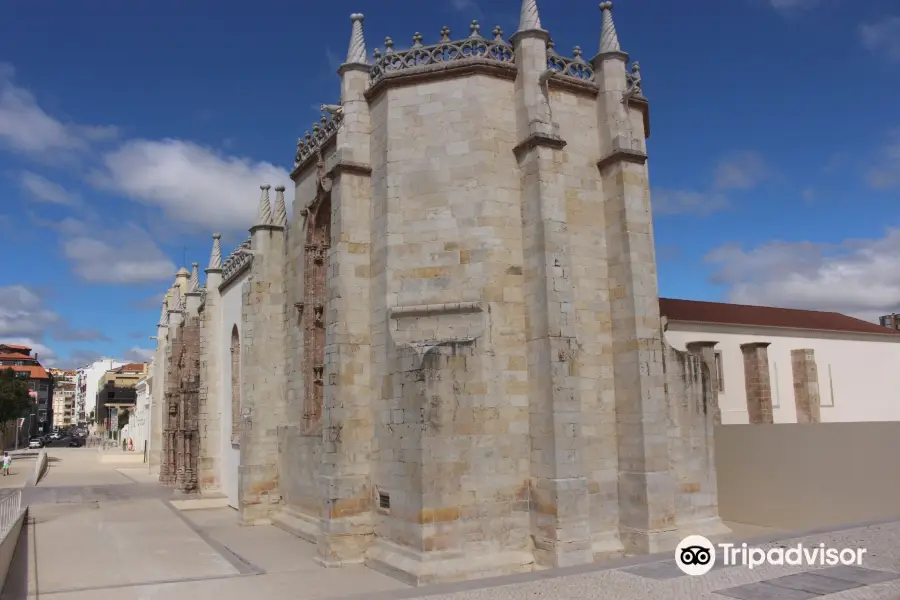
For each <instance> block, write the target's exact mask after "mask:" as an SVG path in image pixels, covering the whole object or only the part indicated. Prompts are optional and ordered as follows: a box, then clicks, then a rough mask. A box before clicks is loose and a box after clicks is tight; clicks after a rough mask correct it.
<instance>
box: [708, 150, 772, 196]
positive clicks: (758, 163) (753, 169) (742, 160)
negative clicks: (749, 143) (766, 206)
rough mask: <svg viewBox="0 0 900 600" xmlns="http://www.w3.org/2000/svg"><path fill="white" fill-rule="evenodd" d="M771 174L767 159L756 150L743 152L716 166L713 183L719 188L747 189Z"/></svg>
mask: <svg viewBox="0 0 900 600" xmlns="http://www.w3.org/2000/svg"><path fill="white" fill-rule="evenodd" d="M768 175H769V168H768V166H767V165H766V162H765V160H764V159H763V158H762V156H760V155H759V154H757V153H756V152H743V153H741V154H738V155H736V156H734V157H732V158H730V159H727V160H723V161H721V162H720V163H719V165H718V166H717V167H716V175H715V181H714V182H713V185H714V187H715V188H716V189H719V190H747V189H750V188H753V187H756V186H757V185H758V184H759V183H760V182H761V181H762V180H763V179H765V178H766V177H767V176H768Z"/></svg>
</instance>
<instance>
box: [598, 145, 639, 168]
mask: <svg viewBox="0 0 900 600" xmlns="http://www.w3.org/2000/svg"><path fill="white" fill-rule="evenodd" d="M620 162H630V163H635V164H638V165H642V164H644V163H646V162H647V155H646V154H644V153H643V152H641V151H640V150H631V149H629V148H618V149H616V150H613V151H612V152H610V153H609V154H608V155H606V156H604V157H603V158H601V159H600V160H598V161H597V168H598V169H600V170H601V171H602V170H603V169H605V168H606V167H609V166H611V165H614V164H618V163H620Z"/></svg>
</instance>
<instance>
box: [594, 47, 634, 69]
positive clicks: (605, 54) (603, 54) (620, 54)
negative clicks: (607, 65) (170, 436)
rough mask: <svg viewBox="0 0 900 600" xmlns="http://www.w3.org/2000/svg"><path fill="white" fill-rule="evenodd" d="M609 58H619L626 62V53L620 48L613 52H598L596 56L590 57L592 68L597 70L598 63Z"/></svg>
mask: <svg viewBox="0 0 900 600" xmlns="http://www.w3.org/2000/svg"><path fill="white" fill-rule="evenodd" d="M610 59H614V60H621V61H622V62H624V63H627V62H628V53H627V52H622V51H621V50H617V51H615V52H601V53H600V54H598V55H597V56H595V57H594V58H592V59H591V64H593V65H594V68H595V69H597V70H598V71H599V70H600V68H599V67H600V63H602V62H603V61H605V60H610Z"/></svg>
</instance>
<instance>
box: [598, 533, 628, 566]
mask: <svg viewBox="0 0 900 600" xmlns="http://www.w3.org/2000/svg"><path fill="white" fill-rule="evenodd" d="M591 552H593V555H594V562H604V561H607V560H615V559H617V558H622V557H623V556H625V548H623V547H622V540H621V539H619V531H618V529H616V530H613V531H607V532H604V533H595V534H593V535H591Z"/></svg>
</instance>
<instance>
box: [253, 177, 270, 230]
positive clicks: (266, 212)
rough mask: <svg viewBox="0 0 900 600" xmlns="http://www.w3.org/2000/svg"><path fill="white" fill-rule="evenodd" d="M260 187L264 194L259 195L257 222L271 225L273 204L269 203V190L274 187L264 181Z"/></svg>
mask: <svg viewBox="0 0 900 600" xmlns="http://www.w3.org/2000/svg"><path fill="white" fill-rule="evenodd" d="M259 189H261V190H262V194H261V195H260V197H259V216H258V217H257V218H256V224H257V225H271V224H272V206H271V204H270V203H269V190H270V189H272V186H271V185H269V184H268V183H264V184H262V185H261V186H259Z"/></svg>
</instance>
